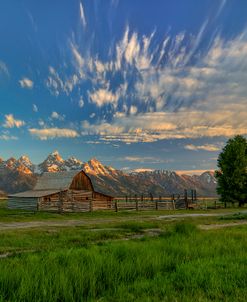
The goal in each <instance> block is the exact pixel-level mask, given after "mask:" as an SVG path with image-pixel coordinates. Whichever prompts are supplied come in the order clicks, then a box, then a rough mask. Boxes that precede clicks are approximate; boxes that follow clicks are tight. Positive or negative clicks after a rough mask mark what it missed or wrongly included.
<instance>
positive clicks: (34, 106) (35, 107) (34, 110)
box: [33, 104, 39, 112]
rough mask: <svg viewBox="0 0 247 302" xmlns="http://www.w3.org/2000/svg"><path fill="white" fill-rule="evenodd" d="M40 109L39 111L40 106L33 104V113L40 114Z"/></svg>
mask: <svg viewBox="0 0 247 302" xmlns="http://www.w3.org/2000/svg"><path fill="white" fill-rule="evenodd" d="M38 111H39V109H38V106H37V105H36V104H33V112H38Z"/></svg>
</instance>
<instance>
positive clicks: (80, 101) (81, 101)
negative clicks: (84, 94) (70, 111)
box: [78, 98, 84, 108]
mask: <svg viewBox="0 0 247 302" xmlns="http://www.w3.org/2000/svg"><path fill="white" fill-rule="evenodd" d="M78 106H79V107H80V108H82V107H83V106H84V101H83V98H80V100H79V102H78Z"/></svg>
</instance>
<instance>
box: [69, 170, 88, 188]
mask: <svg viewBox="0 0 247 302" xmlns="http://www.w3.org/2000/svg"><path fill="white" fill-rule="evenodd" d="M70 189H71V190H87V191H93V186H92V183H91V180H90V178H89V177H88V176H87V175H86V174H85V173H84V172H83V171H81V172H80V173H78V174H77V175H76V176H75V177H74V178H73V181H72V183H71V185H70Z"/></svg>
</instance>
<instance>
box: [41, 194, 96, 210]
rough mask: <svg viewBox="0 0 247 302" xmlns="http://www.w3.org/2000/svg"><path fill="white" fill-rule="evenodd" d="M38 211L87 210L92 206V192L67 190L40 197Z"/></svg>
mask: <svg viewBox="0 0 247 302" xmlns="http://www.w3.org/2000/svg"><path fill="white" fill-rule="evenodd" d="M38 208H39V210H40V211H53V212H89V211H90V210H91V208H92V192H90V191H79V190H78V191H77V190H69V191H66V192H61V193H59V194H54V195H50V196H47V197H43V198H42V199H40V201H39V204H38Z"/></svg>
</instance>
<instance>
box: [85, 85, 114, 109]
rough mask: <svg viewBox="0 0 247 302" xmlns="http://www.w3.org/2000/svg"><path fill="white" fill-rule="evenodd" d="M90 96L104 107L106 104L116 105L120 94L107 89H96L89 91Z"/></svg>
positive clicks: (98, 104) (99, 105) (95, 102)
mask: <svg viewBox="0 0 247 302" xmlns="http://www.w3.org/2000/svg"><path fill="white" fill-rule="evenodd" d="M89 97H90V99H91V101H92V102H93V103H94V104H96V106H98V107H102V106H104V105H106V104H112V105H113V106H116V104H117V101H118V96H117V95H116V94H114V93H113V92H112V91H110V90H107V89H99V90H95V91H94V92H92V93H89Z"/></svg>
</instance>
